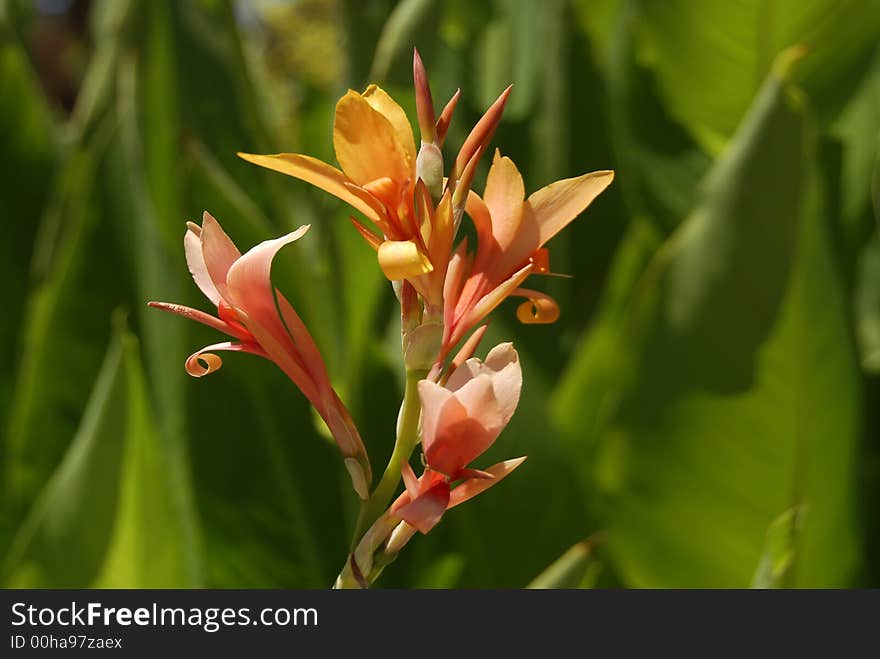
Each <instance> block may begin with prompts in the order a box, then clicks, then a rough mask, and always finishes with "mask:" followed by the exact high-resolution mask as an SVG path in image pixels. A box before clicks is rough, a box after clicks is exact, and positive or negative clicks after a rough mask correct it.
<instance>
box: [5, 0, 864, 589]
mask: <svg viewBox="0 0 880 659" xmlns="http://www.w3.org/2000/svg"><path fill="white" fill-rule="evenodd" d="M878 43H880V8H878V6H877V4H876V2H874V1H873V0H848V1H846V2H842V1H841V0H797V2H795V1H794V0H791V1H789V0H778V1H771V0H749V1H745V2H738V3H730V2H724V1H722V0H707V1H706V2H684V1H681V2H679V1H675V2H662V3H661V2H657V1H655V0H568V1H566V0H548V1H541V2H538V1H537V0H534V1H528V0H495V1H494V2H487V3H471V2H465V1H464V0H449V1H447V2H438V1H436V0H399V2H388V1H377V2H370V3H361V2H354V1H353V0H333V1H331V0H325V1H322V0H297V1H295V2H289V3H282V2H269V1H261V2H258V1H256V0H254V1H253V2H235V3H231V2H227V1H224V0H189V1H187V2H171V1H165V0H160V1H157V2H148V1H146V0H94V1H92V2H88V1H75V2H67V3H65V2H48V1H41V2H36V3H32V2H30V1H27V0H3V1H2V2H0V141H2V143H3V144H4V146H5V149H6V156H5V157H4V158H3V159H2V161H0V199H2V200H3V211H2V222H3V230H4V240H3V241H2V243H0V244H2V250H3V251H2V254H0V273H2V275H3V281H4V282H5V300H4V312H3V314H0V350H2V358H0V365H2V370H0V428H2V435H0V470H2V500H0V505H2V508H0V510H2V517H0V557H2V558H0V583H2V584H3V585H6V586H33V587H86V586H130V587H137V586H182V587H188V586H193V587H198V586H212V587H221V588H226V587H325V586H327V585H329V584H330V583H331V582H332V580H333V578H334V576H335V574H336V572H337V571H338V569H339V567H340V566H341V564H342V561H343V560H344V558H345V554H346V548H347V539H348V537H349V535H350V532H351V528H352V525H353V522H354V515H355V513H356V510H355V508H354V506H355V502H354V501H353V497H352V495H351V493H350V489H349V486H348V484H347V476H346V474H345V473H344V471H343V470H342V469H340V464H339V461H338V456H337V453H336V451H335V449H334V447H333V446H331V445H330V443H329V442H327V441H326V439H325V437H324V436H323V434H322V433H321V432H320V431H319V430H318V429H317V428H318V425H317V424H316V423H315V422H314V417H313V415H312V414H311V413H310V411H309V409H308V407H307V405H306V403H305V401H304V399H303V397H302V396H301V395H300V394H299V392H298V391H297V390H296V388H295V387H294V386H293V385H292V384H291V383H290V382H288V381H286V379H285V378H284V376H283V375H282V374H281V373H280V372H279V371H278V370H277V369H275V368H274V367H273V366H272V365H271V364H269V363H268V362H263V361H262V360H256V359H253V358H251V357H247V356H237V355H232V356H230V357H229V358H228V359H227V360H226V365H225V367H224V369H223V370H222V371H221V372H220V373H218V374H216V375H213V376H212V377H209V378H205V379H204V380H198V381H196V380H191V379H189V378H188V377H187V376H186V374H185V372H184V370H183V360H184V359H185V357H186V356H187V355H188V354H190V352H192V351H193V350H195V349H196V348H197V347H199V346H201V345H204V344H206V343H210V342H212V337H211V332H210V331H208V330H206V329H205V328H201V327H197V326H194V325H193V324H190V323H185V322H183V321H180V320H177V319H174V318H171V317H168V316H165V315H163V314H159V313H158V312H155V311H152V310H149V309H147V308H146V306H145V303H146V301H147V300H149V299H161V300H172V301H180V302H183V303H188V304H191V305H193V306H198V307H203V308H204V304H203V302H204V301H203V300H200V299H199V294H198V291H197V290H196V289H195V286H193V285H192V281H191V280H190V278H189V274H188V272H187V269H186V265H185V262H184V257H183V250H182V244H181V243H182V241H181V237H182V235H183V231H184V221H185V220H187V219H196V218H198V217H199V215H200V213H201V211H202V210H205V209H207V210H210V211H211V212H212V213H213V214H214V215H215V216H216V217H218V218H219V219H220V221H221V222H222V223H223V224H224V227H225V228H226V229H227V231H228V232H229V233H230V235H231V236H232V237H233V239H234V240H235V241H236V242H237V243H238V244H239V245H240V246H241V247H242V248H247V247H249V246H251V245H253V244H254V243H256V242H258V241H260V240H264V239H266V238H269V237H274V236H275V235H278V234H280V233H281V232H283V231H286V230H289V229H290V228H292V227H295V226H298V225H300V224H303V223H312V225H313V228H312V231H311V232H310V234H309V239H308V240H304V241H301V242H300V243H298V244H297V247H296V248H295V249H294V248H291V249H289V250H285V251H284V252H282V253H281V255H280V256H279V258H278V259H277V260H276V267H275V271H274V273H273V276H274V277H275V279H276V281H277V284H278V286H279V288H280V289H281V290H283V291H284V292H285V294H286V295H287V296H288V297H289V298H290V299H291V300H292V301H293V302H294V304H295V305H296V307H297V309H298V310H299V311H300V313H301V315H302V316H303V318H304V320H305V321H306V323H307V325H308V326H309V327H310V329H311V330H312V332H313V334H314V335H315V337H316V339H317V341H318V343H319V345H320V347H321V349H322V351H323V352H324V354H325V357H326V359H327V361H328V364H329V367H330V370H331V373H332V375H333V378H334V381H335V384H336V386H337V388H338V390H339V391H340V394H341V396H342V398H343V399H344V400H345V401H346V402H347V403H348V404H349V407H350V408H351V410H352V413H353V415H354V417H355V419H356V420H357V422H358V424H359V426H360V427H361V430H362V434H363V435H364V437H365V439H366V441H367V444H368V448H369V450H370V454H371V456H373V461H374V464H376V465H381V464H382V463H383V462H384V459H385V458H386V457H387V455H388V454H389V452H390V449H391V444H392V441H393V432H394V423H395V418H396V412H397V406H398V405H399V400H400V396H401V382H400V380H399V377H400V376H399V373H400V364H399V360H400V357H399V354H398V353H399V345H398V340H397V336H398V335H397V332H398V328H397V317H396V312H395V309H394V305H393V304H392V301H393V296H392V295H391V293H390V287H389V286H388V284H387V282H385V281H384V279H383V278H382V277H381V274H380V272H379V269H378V268H377V267H376V263H375V257H374V255H373V252H372V251H371V250H370V249H369V248H368V247H367V246H366V245H365V244H363V241H362V240H361V239H360V238H359V237H358V236H357V235H356V232H355V231H354V230H353V229H352V227H351V226H350V225H349V224H348V222H347V221H346V219H345V218H346V212H347V210H346V209H345V208H342V207H341V204H339V203H337V202H336V201H335V200H333V199H332V198H330V197H329V196H328V195H325V194H323V193H321V192H319V191H315V190H311V189H309V188H308V186H306V185H305V184H301V183H298V182H295V181H293V180H291V179H285V178H283V177H281V176H279V175H276V174H273V173H271V172H265V171H262V170H259V169H258V168H256V167H253V166H250V165H248V164H246V163H244V162H242V161H240V160H238V159H237V158H236V157H235V152H236V151H238V150H244V151H250V152H265V153H269V152H279V151H295V152H301V153H308V154H311V155H314V156H317V157H319V158H322V159H324V160H328V161H332V159H333V158H332V140H331V127H332V116H333V107H334V104H335V101H336V99H337V98H338V97H339V96H340V95H341V94H342V93H343V92H344V91H345V89H346V88H348V87H352V88H355V89H362V88H363V87H364V86H365V85H366V83H368V82H378V83H380V84H382V85H383V87H385V88H386V89H387V90H388V91H389V92H390V93H391V94H392V95H393V96H394V97H395V98H397V99H399V100H400V102H401V103H402V104H403V105H404V107H406V108H407V109H408V110H413V109H414V100H413V95H412V91H411V81H410V68H409V67H410V56H411V47H412V46H413V45H415V46H417V47H418V48H419V50H420V52H421V53H422V57H423V59H424V60H425V62H426V64H427V66H428V71H429V74H430V76H431V83H432V87H433V91H434V97H435V99H442V100H445V99H446V98H448V97H449V96H450V95H451V94H452V92H453V91H454V90H455V89H456V88H458V87H460V88H461V89H462V92H463V95H462V98H463V102H462V105H461V106H460V108H459V111H458V116H457V117H456V120H455V123H454V126H453V129H452V131H451V133H450V137H449V140H448V143H449V144H451V145H456V144H458V143H460V141H461V139H462V137H463V135H464V134H465V131H466V130H468V129H469V128H470V125H472V123H473V121H474V120H475V119H476V118H477V117H478V116H479V114H480V113H481V110H482V109H483V108H485V106H486V105H487V103H488V102H490V101H491V100H492V99H494V97H495V95H497V93H498V92H499V91H500V90H501V89H503V88H504V87H505V86H506V85H507V84H509V83H511V82H512V83H514V85H515V90H514V95H513V96H512V97H511V102H510V105H509V106H508V111H507V113H506V116H505V120H504V122H503V123H502V125H501V127H500V128H499V130H498V132H497V134H496V138H495V144H496V145H498V146H499V147H500V148H501V149H502V150H503V152H504V153H505V154H506V155H510V156H511V157H513V158H514V160H515V161H516V162H517V163H518V164H519V166H520V168H521V169H522V171H523V174H524V178H525V180H526V186H527V188H528V191H532V190H535V189H537V188H538V187H540V186H542V185H544V184H546V183H548V182H550V181H552V180H555V179H558V178H563V177H568V176H573V175H577V174H581V173H584V172H587V171H591V170H596V169H615V170H616V171H617V178H616V181H615V184H614V185H613V186H612V188H611V189H610V190H609V191H608V192H606V193H605V194H604V195H602V197H601V198H600V199H599V200H598V201H597V202H596V203H595V204H594V205H593V206H592V207H591V208H590V209H589V210H588V211H587V213H585V216H584V217H582V218H580V219H578V220H577V221H576V222H575V223H574V224H573V225H572V226H570V227H569V228H568V229H567V230H566V231H565V232H564V233H563V234H562V235H561V236H559V237H558V238H556V239H555V240H554V241H553V242H552V243H551V247H552V252H553V265H554V270H555V271H557V272H564V273H570V274H572V275H574V278H573V279H549V278H548V279H545V280H543V281H538V282H533V285H534V286H540V287H543V288H544V289H545V290H547V291H548V292H549V293H551V294H552V295H554V296H555V297H556V298H557V299H558V300H559V302H560V304H561V307H562V310H563V314H562V317H561V319H560V321H559V322H558V323H557V324H555V325H552V326H529V327H524V326H520V325H518V324H517V323H516V321H515V316H514V313H513V307H512V304H511V305H508V304H505V305H503V306H502V307H501V308H500V309H499V310H497V311H496V312H495V320H494V321H493V323H492V326H491V327H490V330H489V335H488V336H487V339H486V341H485V342H484V346H485V345H493V344H494V342H497V341H500V340H508V339H511V338H512V339H513V340H514V341H515V343H516V345H517V347H518V348H519V350H520V354H521V357H522V362H523V370H524V378H525V385H524V394H523V399H522V402H521V403H520V409H519V411H518V413H517V415H516V416H515V417H514V420H513V422H512V423H511V425H510V426H509V428H508V429H507V430H506V431H505V433H504V435H503V436H502V438H501V440H500V441H499V442H498V443H497V444H496V446H494V447H493V449H492V450H491V455H489V456H486V464H491V462H493V458H498V459H503V458H506V457H510V456H515V455H521V454H528V455H529V457H530V459H529V461H528V462H527V463H526V465H525V466H524V467H523V468H522V469H520V470H519V471H518V472H517V473H516V475H515V476H514V477H512V478H510V479H509V480H507V481H505V482H504V483H503V484H502V485H500V486H499V487H498V488H495V489H493V490H491V491H490V492H488V493H487V494H485V495H483V496H482V497H479V498H477V499H476V500H474V501H473V502H471V503H468V504H467V505H466V506H463V507H461V508H457V509H456V510H455V511H454V512H452V513H450V514H449V515H448V516H447V517H446V518H445V519H444V521H443V523H442V524H441V525H440V526H439V527H438V528H437V529H435V530H434V531H433V532H432V533H431V535H430V537H428V538H422V537H418V538H416V539H415V540H414V541H413V542H412V543H411V545H410V546H409V547H408V548H407V550H406V552H404V554H403V555H402V556H401V558H400V559H399V560H398V561H397V562H396V563H395V565H394V566H392V567H391V568H389V569H388V570H387V571H386V573H385V575H383V578H382V581H381V582H380V585H382V586H389V587H390V586H402V587H455V586H477V587H497V586H506V587H510V586H513V587H521V586H525V585H527V584H530V583H531V584H532V585H534V586H536V587H554V586H567V587H572V586H600V587H602V586H604V587H616V586H622V587H646V586H649V587H654V586H659V587H679V586H688V587H693V586H696V587H706V586H710V587H711V586H721V587H726V586H732V587H748V586H752V585H753V586H758V587H779V586H783V587H785V586H795V587H798V586H813V587H850V586H875V587H876V586H878V585H880V522H878V520H880V405H878V402H880V359H878V355H880V249H878V245H880V239H878V233H877V226H878V225H877V219H878V214H880V55H878V49H877V44H878ZM483 175H484V172H483ZM477 187H478V189H479V188H480V185H479V184H478V186H477ZM586 538H589V540H588V541H587V540H585V539H586ZM570 547H571V549H569V548H570ZM545 568H547V570H546V572H545V571H544V570H545ZM539 575H540V576H539Z"/></svg>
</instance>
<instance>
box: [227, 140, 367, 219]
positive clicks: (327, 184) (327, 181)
mask: <svg viewBox="0 0 880 659" xmlns="http://www.w3.org/2000/svg"><path fill="white" fill-rule="evenodd" d="M238 157H239V158H242V159H243V160H247V161H248V162H251V163H253V164H255V165H259V166H260V167H265V168H267V169H271V170H273V171H276V172H281V173H282V174H287V175H288V176H293V177H294V178H298V179H300V180H301V181H305V182H306V183H311V184H312V185H314V186H315V187H318V188H321V189H322V190H324V191H325V192H329V193H330V194H332V195H334V196H335V197H338V198H339V199H341V200H342V201H344V202H345V203H347V204H349V205H350V206H352V207H353V208H355V209H357V210H359V211H360V212H361V213H363V214H364V215H366V216H367V217H368V218H369V219H370V220H372V221H373V222H380V221H381V218H382V215H383V214H384V211H382V210H381V208H382V207H381V204H379V202H378V201H376V200H375V199H370V195H369V193H367V192H365V191H359V190H358V189H357V188H354V189H352V188H353V186H352V187H349V186H346V182H347V178H346V176H345V174H343V173H342V172H341V171H339V170H338V169H336V168H335V167H333V166H331V165H328V164H327V163H325V162H322V161H321V160H318V159H317V158H312V157H310V156H303V155H300V154H298V153H278V154H274V155H256V154H253V153H239V154H238Z"/></svg>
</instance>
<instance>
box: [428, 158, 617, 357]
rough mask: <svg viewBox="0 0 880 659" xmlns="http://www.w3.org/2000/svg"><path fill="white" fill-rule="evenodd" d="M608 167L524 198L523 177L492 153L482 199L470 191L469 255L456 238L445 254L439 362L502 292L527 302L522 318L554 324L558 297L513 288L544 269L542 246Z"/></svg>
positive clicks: (604, 183)
mask: <svg viewBox="0 0 880 659" xmlns="http://www.w3.org/2000/svg"><path fill="white" fill-rule="evenodd" d="M613 178H614V172H612V171H598V172H591V173H589V174H584V175H583V176H578V177H575V178H569V179H564V180H562V181H556V182H555V183H551V184H550V185H548V186H546V187H544V188H541V189H540V190H538V191H537V192H534V193H533V194H531V195H530V196H529V197H528V199H526V198H525V187H524V185H523V179H522V175H521V174H520V173H519V170H518V169H517V168H516V165H515V164H514V163H513V161H512V160H511V159H510V158H508V157H506V156H501V154H500V153H499V152H497V151H496V153H495V158H494V160H493V162H492V166H491V167H490V169H489V175H488V177H487V179H486V188H485V192H484V194H483V197H482V198H481V197H480V196H479V195H477V194H476V193H475V192H471V193H470V194H469V195H468V199H467V205H466V212H467V214H468V215H469V216H470V217H471V219H472V220H473V222H474V225H475V227H476V229H477V247H476V252H475V253H469V252H468V246H467V242H466V241H462V243H461V244H459V246H458V248H457V249H456V251H455V254H454V255H453V257H452V259H451V260H450V264H449V270H448V273H447V276H446V280H445V284H444V293H443V297H444V335H443V347H442V349H441V354H440V356H439V358H438V361H442V360H443V359H444V358H445V356H446V355H447V354H448V352H449V351H450V350H451V349H452V348H453V347H454V346H455V345H456V344H457V343H458V342H459V341H460V340H461V339H462V338H463V337H464V335H465V334H466V333H467V332H468V331H469V330H470V329H472V328H473V327H475V326H476V325H477V323H479V322H480V321H481V320H482V319H483V318H485V317H486V315H488V314H489V312H491V311H492V310H493V309H494V308H495V307H497V306H498V305H499V304H500V303H501V302H502V301H503V300H504V299H505V298H507V297H508V296H511V295H513V296H521V297H526V298H528V299H529V300H528V301H527V302H525V303H523V305H521V306H520V308H519V309H518V311H517V316H518V317H519V319H520V320H521V321H523V322H529V323H546V322H554V321H555V320H556V319H557V318H558V316H559V307H558V305H557V304H556V302H555V301H554V300H553V299H552V298H550V297H549V296H547V295H545V294H544V293H540V292H538V291H532V290H529V289H523V288H519V286H520V284H522V283H523V281H525V279H526V278H527V277H528V276H529V275H530V274H535V273H547V272H549V252H548V251H547V249H546V248H544V245H545V244H546V243H547V241H548V240H550V239H551V238H552V237H553V236H555V235H556V234H557V233H559V231H561V230H562V229H564V228H565V227H566V226H567V225H568V224H569V223H570V222H571V221H572V220H573V219H574V218H575V217H577V216H578V215H579V214H580V213H582V212H583V211H584V209H586V207H587V206H589V205H590V204H591V203H592V201H593V200H594V199H595V198H596V197H597V196H599V194H600V193H601V192H602V191H603V190H604V189H605V188H607V187H608V185H609V184H610V183H611V181H612V179H613Z"/></svg>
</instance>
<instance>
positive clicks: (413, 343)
mask: <svg viewBox="0 0 880 659" xmlns="http://www.w3.org/2000/svg"><path fill="white" fill-rule="evenodd" d="M442 340H443V323H442V322H441V321H428V322H425V323H422V324H421V325H419V326H418V327H416V328H415V329H412V330H410V331H408V332H404V333H403V363H404V364H405V365H406V369H407V370H408V371H425V372H427V371H428V370H430V368H431V367H432V366H433V365H434V362H435V361H437V355H438V354H439V352H440V344H441V342H442Z"/></svg>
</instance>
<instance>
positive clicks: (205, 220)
mask: <svg viewBox="0 0 880 659" xmlns="http://www.w3.org/2000/svg"><path fill="white" fill-rule="evenodd" d="M201 242H202V257H203V258H204V262H205V268H206V270H207V272H208V276H209V277H210V278H211V281H212V282H213V284H214V287H215V288H216V289H217V291H218V292H219V293H220V296H221V297H226V275H227V273H228V272H229V268H231V267H232V264H233V263H235V262H236V261H237V260H238V259H239V258H241V252H239V251H238V248H237V247H236V246H235V244H234V243H233V242H232V240H231V239H230V238H229V236H227V235H226V232H225V231H223V229H222V228H221V227H220V224H219V223H218V222H217V220H215V219H214V216H213V215H211V214H210V213H209V212H208V211H205V212H204V213H203V214H202V231H201ZM196 283H198V282H196ZM206 294H207V293H206Z"/></svg>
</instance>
